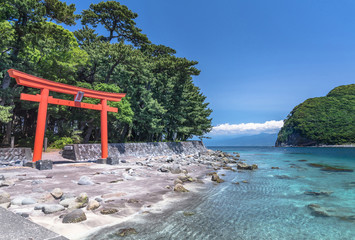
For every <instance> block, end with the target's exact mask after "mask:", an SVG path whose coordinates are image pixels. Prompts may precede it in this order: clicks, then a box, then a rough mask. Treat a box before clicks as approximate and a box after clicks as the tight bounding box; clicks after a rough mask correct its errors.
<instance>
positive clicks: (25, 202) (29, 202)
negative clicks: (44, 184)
mask: <svg viewBox="0 0 355 240" xmlns="http://www.w3.org/2000/svg"><path fill="white" fill-rule="evenodd" d="M36 203H37V201H36V200H35V199H33V198H24V199H23V200H22V205H32V204H36Z"/></svg>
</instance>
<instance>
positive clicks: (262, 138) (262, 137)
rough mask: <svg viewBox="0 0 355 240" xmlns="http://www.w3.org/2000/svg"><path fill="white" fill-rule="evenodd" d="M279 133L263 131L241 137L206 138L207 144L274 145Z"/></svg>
mask: <svg viewBox="0 0 355 240" xmlns="http://www.w3.org/2000/svg"><path fill="white" fill-rule="evenodd" d="M276 138H277V134H276V133H274V134H268V133H261V134H258V135H251V136H241V137H233V136H232V137H226V136H223V137H212V139H207V140H204V144H205V145H206V146H274V145H275V141H276Z"/></svg>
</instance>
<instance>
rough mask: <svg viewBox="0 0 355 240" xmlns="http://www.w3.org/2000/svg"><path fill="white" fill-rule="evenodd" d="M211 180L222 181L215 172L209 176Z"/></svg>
mask: <svg viewBox="0 0 355 240" xmlns="http://www.w3.org/2000/svg"><path fill="white" fill-rule="evenodd" d="M211 180H212V181H214V182H217V183H222V182H224V180H223V179H221V178H220V177H219V176H218V174H217V173H215V174H213V175H212V177H211Z"/></svg>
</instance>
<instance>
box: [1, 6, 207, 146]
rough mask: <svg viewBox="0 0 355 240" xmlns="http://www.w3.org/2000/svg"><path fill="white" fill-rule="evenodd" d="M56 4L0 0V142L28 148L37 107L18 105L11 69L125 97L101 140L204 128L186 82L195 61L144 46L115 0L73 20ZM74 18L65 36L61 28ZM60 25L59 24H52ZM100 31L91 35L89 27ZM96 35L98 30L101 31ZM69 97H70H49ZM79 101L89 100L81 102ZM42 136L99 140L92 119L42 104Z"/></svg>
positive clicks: (201, 104) (199, 98) (173, 135)
mask: <svg viewBox="0 0 355 240" xmlns="http://www.w3.org/2000/svg"><path fill="white" fill-rule="evenodd" d="M74 12H75V5H74V4H71V5H67V4H66V3H65V2H62V1H59V0H0V35H1V38H0V54H1V55H0V80H1V90H0V122H1V123H0V124H1V128H0V137H1V139H2V144H3V146H5V145H7V144H9V139H10V137H11V136H15V138H16V143H17V144H19V145H22V146H25V145H28V146H32V144H33V139H34V135H35V126H36V124H35V123H36V118H37V107H38V104H36V103H33V102H25V101H20V100H19V95H20V92H25V93H31V94H34V93H39V92H38V90H34V89H28V88H26V87H21V86H18V85H16V82H15V80H14V79H11V78H10V77H9V75H8V74H7V70H8V69H10V68H14V69H17V70H20V71H23V72H26V73H29V74H32V75H35V76H38V77H43V78H45V79H49V80H53V81H57V82H61V83H66V84H71V85H75V86H80V87H85V88H90V89H95V90H101V91H109V92H123V93H127V97H126V98H124V99H123V100H122V101H121V102H119V103H109V105H111V106H114V107H118V108H119V112H118V113H109V126H108V128H109V141H110V142H123V141H177V140H186V139H187V138H189V137H192V136H203V135H204V134H205V133H207V132H209V131H210V129H211V119H210V118H209V116H210V114H211V112H212V110H211V109H209V108H208V103H206V102H205V99H206V97H205V96H204V95H203V94H202V93H201V91H200V89H199V88H198V87H196V86H195V85H194V83H193V81H192V77H193V76H197V75H199V73H200V71H199V70H198V69H197V68H196V67H195V66H196V65H197V64H198V62H196V61H191V60H187V59H186V58H180V57H177V56H175V54H176V51H175V50H174V49H172V48H170V47H167V46H163V45H156V44H154V43H151V42H150V41H149V39H148V36H147V35H145V34H144V33H143V32H142V30H141V29H139V28H138V27H137V26H136V23H135V19H136V18H137V17H138V15H137V14H136V13H134V12H132V11H130V10H129V9H128V8H127V7H126V6H124V5H121V4H120V3H119V2H117V1H107V2H100V3H98V4H91V5H90V8H89V9H87V10H84V11H83V12H82V13H81V15H75V14H74ZM78 21H81V23H82V25H83V28H82V29H80V30H77V31H75V32H70V31H68V30H66V29H65V27H62V26H63V25H64V26H65V25H69V26H70V25H75V24H76V22H78ZM58 24H61V25H58ZM98 28H99V29H105V33H104V34H102V35H101V34H99V33H98V31H97V29H98ZM102 32H103V31H102V30H101V33H102ZM50 95H52V96H54V97H59V98H62V99H63V98H64V99H70V100H73V96H68V95H67V96H65V95H61V94H58V93H50ZM83 102H88V103H97V102H96V100H94V99H87V98H84V100H83ZM46 137H48V138H49V142H50V143H52V144H54V146H59V145H61V143H71V142H83V143H87V142H92V141H99V140H100V114H99V112H97V111H94V110H87V109H79V108H70V107H65V106H57V105H50V106H49V108H48V117H47V130H46Z"/></svg>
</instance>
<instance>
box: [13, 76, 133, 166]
mask: <svg viewBox="0 0 355 240" xmlns="http://www.w3.org/2000/svg"><path fill="white" fill-rule="evenodd" d="M8 73H9V75H10V77H13V78H15V79H16V82H17V84H19V85H23V86H26V87H32V88H39V89H41V94H36V95H31V94H26V93H21V96H20V99H21V100H25V101H32V102H39V107H38V115H37V127H36V136H35V144H34V149H33V160H32V161H33V162H36V161H38V160H41V158H42V149H43V140H44V133H45V127H46V118H47V106H48V103H50V104H57V105H65V106H69V107H78V108H87V109H93V110H99V111H101V158H102V159H107V156H108V137H107V112H118V109H117V108H114V107H110V106H108V105H107V101H113V102H119V101H121V99H122V98H123V97H125V96H126V94H125V93H108V92H101V91H95V90H91V89H87V88H81V87H75V86H71V85H68V84H63V83H57V82H53V81H49V80H46V79H43V78H39V77H36V76H33V75H30V74H27V73H23V72H20V71H18V70H15V69H9V70H8ZM49 91H52V92H58V93H65V94H71V95H74V101H70V100H64V99H58V98H53V97H52V96H49ZM83 97H89V98H96V99H100V100H101V103H100V104H96V105H95V104H90V103H83V102H81V100H82V98H83Z"/></svg>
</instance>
